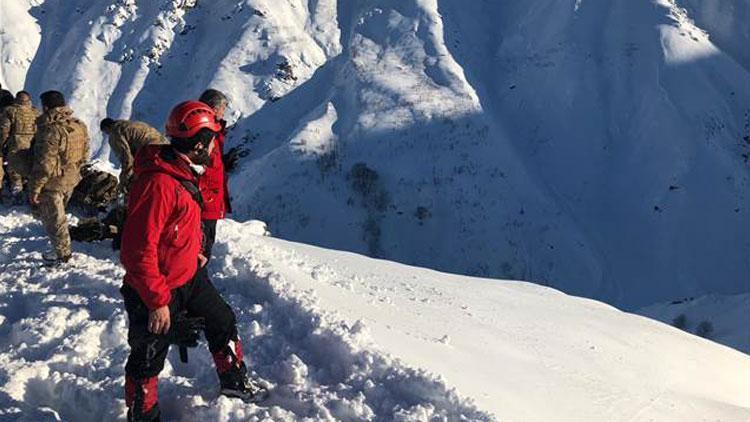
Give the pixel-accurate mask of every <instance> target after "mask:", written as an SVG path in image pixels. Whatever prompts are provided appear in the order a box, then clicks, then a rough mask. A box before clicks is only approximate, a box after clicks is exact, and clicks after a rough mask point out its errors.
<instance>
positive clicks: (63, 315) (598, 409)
mask: <svg viewBox="0 0 750 422" xmlns="http://www.w3.org/2000/svg"><path fill="white" fill-rule="evenodd" d="M219 227H220V231H219V241H218V244H217V246H216V253H217V256H218V259H216V260H214V261H213V262H212V268H211V269H212V272H213V273H214V275H213V279H214V281H215V283H216V285H217V286H218V288H219V289H220V290H221V291H222V293H223V294H224V295H225V296H226V297H227V298H228V299H229V301H230V302H231V304H232V305H233V307H234V308H235V310H236V311H237V313H238V319H239V324H240V330H241V335H242V337H243V338H244V341H245V343H246V349H247V353H248V357H249V360H250V362H252V365H251V366H252V369H253V370H254V371H255V372H256V373H257V375H259V376H260V377H262V378H263V379H264V380H266V382H267V383H269V384H270V385H271V386H272V387H273V393H272V396H271V399H270V400H269V401H268V403H266V404H264V406H255V405H245V404H240V403H237V402H236V401H230V400H228V399H225V398H218V397H217V388H216V382H217V381H216V377H215V375H214V373H213V370H212V365H211V363H210V357H209V354H208V353H207V351H206V350H205V345H201V347H199V348H198V349H195V350H192V351H191V353H190V363H189V364H188V365H184V364H182V363H179V361H178V357H177V355H176V353H173V354H172V355H171V356H170V359H169V363H168V365H167V368H166V369H165V371H164V373H163V375H164V376H163V377H162V379H161V383H160V393H161V400H162V401H161V403H162V405H163V407H164V411H165V414H166V415H165V416H166V419H167V420H183V421H206V420H222V421H247V420H274V421H277V420H288V421H295V420H303V419H305V418H308V419H307V420H352V421H353V420H400V421H427V420H446V421H454V420H478V421H482V420H502V421H524V422H527V421H551V420H554V421H561V422H563V421H571V422H572V421H576V422H579V421H604V420H606V421H633V420H638V421H640V420H657V421H675V422H689V421H705V420H711V421H726V422H734V421H740V420H748V419H749V418H750V394H748V390H747V379H748V378H750V357H748V356H747V355H743V354H741V353H739V352H737V351H734V350H732V349H729V348H727V347H724V346H720V345H717V344H715V343H712V342H709V341H706V340H704V339H701V338H699V337H696V336H692V335H689V334H686V333H684V332H682V331H680V330H678V329H676V328H672V327H669V326H667V325H664V324H661V323H658V322H655V321H653V320H649V319H646V318H643V317H639V316H635V315H631V314H627V313H623V312H620V311H618V310H616V309H614V308H612V307H610V306H607V305H604V304H602V303H599V302H595V301H591V300H588V299H579V298H575V297H571V296H567V295H564V294H562V293H560V292H559V291H555V290H552V289H549V288H545V287H541V286H538V285H534V284H529V283H523V282H511V281H500V280H483V279H473V278H469V277H462V276H455V275H449V274H444V273H439V272H435V271H432V270H426V269H420V268H415V267H407V266H404V265H400V264H395V263H389V262H386V261H380V260H373V259H370V258H366V257H363V256H358V255H354V254H351V253H344V252H334V251H328V250H324V249H319V248H316V247H312V246H305V245H301V244H296V243H291V242H288V241H284V240H279V239H273V238H270V237H265V236H263V234H264V233H265V231H266V228H265V225H264V224H263V223H260V222H248V223H235V222H232V221H226V222H224V223H222V224H221V225H220V226H219ZM45 244H46V240H45V237H44V236H43V234H42V228H41V226H40V225H39V224H38V223H36V222H34V221H33V219H32V218H31V217H30V216H29V215H28V214H27V213H26V211H25V210H24V209H22V208H14V209H5V208H0V339H1V340H0V420H3V421H5V420H8V421H10V420H13V421H16V420H21V421H34V422H37V421H54V420H63V421H70V420H76V421H95V420H123V418H124V412H125V409H124V403H123V401H122V399H121V394H122V383H123V381H124V380H123V366H124V361H125V358H126V356H127V350H128V347H127V344H126V340H125V339H126V328H125V327H126V316H125V314H124V311H123V309H122V303H121V298H120V295H119V292H118V291H117V289H118V287H119V286H120V283H121V277H122V270H121V268H120V267H119V266H118V265H117V261H116V257H115V256H114V255H113V254H112V253H111V251H110V250H109V244H108V243H105V244H101V245H87V244H78V243H76V244H75V245H74V248H75V250H76V253H75V255H74V260H73V264H72V267H70V268H67V269H64V270H59V269H41V268H40V266H39V264H40V259H41V258H40V256H39V252H38V250H41V249H42V248H43V247H44V246H45Z"/></svg>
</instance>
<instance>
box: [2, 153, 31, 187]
mask: <svg viewBox="0 0 750 422" xmlns="http://www.w3.org/2000/svg"><path fill="white" fill-rule="evenodd" d="M31 166H32V162H31V150H30V149H20V150H15V149H13V148H11V149H10V151H8V182H9V183H10V186H11V187H13V186H19V187H22V186H23V181H24V179H27V178H28V177H29V174H30V173H31ZM0 180H2V175H0Z"/></svg>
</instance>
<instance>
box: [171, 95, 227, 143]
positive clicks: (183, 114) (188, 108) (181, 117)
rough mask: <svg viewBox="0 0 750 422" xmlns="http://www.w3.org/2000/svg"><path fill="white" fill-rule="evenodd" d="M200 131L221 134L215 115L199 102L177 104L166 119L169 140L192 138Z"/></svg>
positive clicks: (209, 108)
mask: <svg viewBox="0 0 750 422" xmlns="http://www.w3.org/2000/svg"><path fill="white" fill-rule="evenodd" d="M201 129H209V130H211V131H212V132H217V133H218V132H221V123H220V122H219V121H218V119H216V113H214V110H213V109H212V108H211V107H209V106H208V105H206V104H204V103H202V102H200V101H185V102H182V103H179V104H177V105H176V106H175V107H174V108H173V109H172V112H171V113H169V118H168V119H167V126H166V130H167V136H169V137H171V138H183V139H184V138H192V137H193V136H195V135H196V134H197V133H198V132H200V130H201Z"/></svg>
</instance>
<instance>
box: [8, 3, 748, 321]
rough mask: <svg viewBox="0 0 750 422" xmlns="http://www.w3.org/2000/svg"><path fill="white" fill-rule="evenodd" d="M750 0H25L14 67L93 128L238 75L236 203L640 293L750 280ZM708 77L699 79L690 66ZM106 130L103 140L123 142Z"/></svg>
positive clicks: (151, 112)
mask: <svg viewBox="0 0 750 422" xmlns="http://www.w3.org/2000/svg"><path fill="white" fill-rule="evenodd" d="M748 10H750V9H749V8H748V2H747V1H746V0H742V1H728V0H721V1H713V2H698V1H692V0H651V1H625V0H608V1H573V0H570V1H553V0H534V1H512V2H500V3H497V2H487V1H476V2H469V3H467V2H459V1H455V0H439V1H438V0H409V1H391V0H379V1H374V2H365V1H346V2H343V1H341V2H339V1H336V0H318V1H314V2H304V1H301V0H283V1H276V0H274V1H269V0H244V1H240V0H217V1H214V2H211V3H210V4H209V3H207V2H201V1H194V0H190V1H178V0H161V1H152V2H138V1H135V0H65V1H62V0H16V1H10V2H3V4H2V5H0V24H2V28H7V29H4V30H3V31H2V33H0V58H1V59H2V60H0V82H2V83H3V84H4V85H8V86H9V87H10V88H11V89H14V90H16V89H20V88H22V87H25V88H27V89H29V90H31V91H32V92H34V93H38V92H40V91H42V90H44V89H49V88H57V89H61V90H62V91H64V92H65V93H66V94H68V95H69V97H70V98H71V103H72V106H73V108H74V109H75V110H76V112H77V113H78V114H79V115H81V116H82V117H83V118H84V119H85V120H86V121H87V122H88V123H89V124H90V126H91V127H92V128H94V129H95V128H96V126H97V122H98V120H99V119H100V118H102V117H104V115H105V114H106V115H109V116H113V117H122V118H134V119H141V120H145V121H147V122H150V123H152V124H154V125H155V126H157V127H161V126H162V124H163V121H164V118H165V116H166V113H167V112H168V110H169V108H170V105H171V104H174V103H176V102H177V101H181V100H183V99H185V98H191V97H195V96H196V95H198V93H199V92H200V91H201V90H203V89H204V88H205V87H207V86H213V87H215V88H218V89H221V90H223V91H225V92H227V93H228V94H229V95H230V97H231V100H232V107H233V119H232V120H233V123H235V126H234V128H233V130H232V131H231V133H230V137H229V145H230V146H234V145H244V146H245V147H248V148H249V149H250V150H251V154H250V156H249V157H248V158H247V159H246V160H245V161H244V162H243V163H242V168H241V171H240V172H239V173H238V174H236V175H234V176H233V179H232V183H231V188H232V191H233V192H234V204H235V217H236V218H238V219H249V218H259V219H261V220H264V221H266V222H267V223H268V224H269V225H270V227H271V229H272V231H273V232H274V233H275V234H276V235H278V236H280V237H283V238H288V239H291V240H296V241H302V242H306V243H313V244H317V245H321V246H324V247H328V248H336V249H343V250H350V251H354V252H359V253H367V254H369V255H371V256H377V257H381V258H386V259H390V260H395V261H400V262H405V263H410V264H416V265H421V266H428V267H431V268H435V269H439V270H443V271H450V272H457V273H464V274H472V275H478V276H492V277H501V278H512V279H524V280H531V281H535V282H539V283H542V284H547V285H552V286H554V287H556V288H559V289H562V290H564V291H566V292H569V293H572V294H578V295H584V296H587V297H592V298H597V299H602V300H606V301H608V302H610V303H613V304H616V305H618V306H622V307H625V308H630V309H636V308H638V307H641V306H645V305H650V304H652V303H654V302H664V301H670V300H674V299H675V298H681V297H689V296H701V295H704V294H708V293H719V294H741V293H746V292H748V291H750V284H749V283H750V281H748V278H747V277H746V274H747V273H748V271H749V270H750V264H748V260H747V259H746V257H747V256H748V253H750V243H748V241H747V239H748V238H750V228H748V225H747V224H745V221H746V213H747V212H750V206H749V205H750V204H748V198H747V195H746V191H747V187H748V183H747V182H748V179H747V164H746V163H745V161H747V158H746V157H747V156H748V154H750V151H748V149H750V142H748V141H747V139H749V138H748V137H749V136H750V75H748V68H750V66H749V65H748V58H747V55H746V51H745V50H746V49H744V48H743V47H742V46H743V45H745V44H746V42H745V41H747V40H748V31H747V28H745V27H743V26H742V25H741V22H746V21H747V18H748V17H749V16H748ZM688 87H689V88H688ZM92 132H93V133H94V134H95V144H96V145H95V148H94V149H93V150H94V151H96V155H95V156H96V158H100V159H104V160H106V159H108V155H109V151H108V148H107V146H106V144H101V138H100V134H99V133H98V131H96V130H92Z"/></svg>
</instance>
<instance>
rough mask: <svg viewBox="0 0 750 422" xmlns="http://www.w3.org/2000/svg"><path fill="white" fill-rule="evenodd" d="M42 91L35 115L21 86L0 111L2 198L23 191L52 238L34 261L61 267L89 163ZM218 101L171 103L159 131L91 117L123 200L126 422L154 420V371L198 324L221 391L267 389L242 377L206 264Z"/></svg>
mask: <svg viewBox="0 0 750 422" xmlns="http://www.w3.org/2000/svg"><path fill="white" fill-rule="evenodd" d="M0 88H1V87H0ZM3 95H4V94H0V99H2V98H3ZM40 99H41V103H42V108H43V112H42V113H39V112H38V111H36V109H34V108H33V106H32V105H31V96H30V95H29V94H28V93H27V92H25V91H21V92H19V93H18V94H17V95H16V96H15V98H14V100H13V104H12V105H7V106H5V107H2V108H0V128H2V133H0V135H2V137H1V138H0V146H3V150H4V151H7V155H5V157H7V161H8V169H9V172H8V173H9V179H10V191H11V195H13V196H14V197H16V198H18V196H19V195H21V194H22V192H23V191H24V190H25V191H26V194H27V195H28V202H29V204H30V205H31V207H32V210H33V213H34V215H35V216H36V217H37V218H39V219H40V220H41V221H42V223H43V225H44V227H45V230H46V231H47V234H48V235H49V237H50V240H51V243H52V245H53V250H52V251H48V252H46V253H45V254H43V255H44V256H43V259H44V261H45V262H46V263H47V264H48V265H62V264H63V263H65V262H67V261H69V260H70V258H71V255H72V253H71V245H70V243H71V242H70V235H69V233H68V226H67V221H66V215H65V206H66V204H67V202H68V200H69V199H70V195H71V193H72V191H73V189H74V188H75V186H76V184H77V183H78V182H79V181H80V170H81V166H82V165H83V164H84V163H85V162H86V161H87V160H88V155H89V134H88V130H87V128H86V125H85V124H84V123H83V122H82V121H80V120H79V119H77V118H75V117H74V116H73V111H72V110H71V109H70V108H69V107H67V106H66V104H65V98H64V96H63V94H61V93H60V92H57V91H47V92H45V93H43V94H42V95H41V96H40ZM227 105H228V100H227V97H226V96H225V95H224V94H223V93H221V92H220V91H217V90H213V89H209V90H206V91H205V92H204V93H203V94H202V95H201V97H200V98H199V100H198V101H185V102H182V103H180V104H178V105H177V106H175V107H174V108H173V109H172V111H171V113H170V115H169V117H168V120H167V122H166V126H165V129H166V131H165V133H166V138H165V137H164V136H162V135H161V133H159V131H157V130H156V129H154V128H152V127H150V126H149V125H147V124H145V123H142V122H135V121H126V120H113V119H110V118H105V119H104V120H102V121H101V123H100V129H101V130H102V132H103V133H104V134H106V135H107V136H108V139H109V144H110V146H111V149H112V151H113V152H114V153H115V155H116V156H117V158H118V159H119V161H120V163H121V173H120V178H119V181H120V185H119V186H120V190H121V191H122V192H123V193H124V194H125V196H126V198H127V200H126V202H127V213H126V218H125V222H124V226H123V228H122V238H121V251H120V259H121V262H122V265H123V267H124V268H125V277H124V282H123V286H122V288H121V289H120V291H121V293H122V296H123V298H124V304H125V310H126V312H127V314H128V321H129V323H128V324H129V325H128V343H129V345H130V349H131V350H130V355H129V357H128V360H127V364H126V366H125V399H126V400H125V401H126V405H127V407H128V420H129V421H158V420H160V414H161V412H160V409H159V404H158V394H157V377H158V374H159V373H160V372H161V370H162V369H163V367H164V362H165V360H166V357H167V352H168V350H169V347H170V345H179V346H180V348H181V352H182V349H183V348H184V347H192V346H194V345H195V344H196V342H197V339H198V335H199V332H201V331H202V332H203V333H204V334H205V337H206V340H207V342H208V348H209V350H210V352H211V354H212V357H213V360H214V363H215V366H216V371H217V374H218V378H219V382H220V385H221V394H223V395H226V396H229V397H236V398H240V399H242V400H245V401H255V400H259V399H262V398H263V397H265V395H266V394H267V392H266V391H265V389H264V388H263V387H261V386H260V385H258V384H257V383H256V382H254V381H252V380H251V379H250V378H249V376H248V373H247V368H246V365H245V363H244V361H243V352H242V343H241V341H240V338H239V335H238V330H237V322H236V318H235V314H234V312H233V311H232V309H231V307H230V306H229V305H228V304H227V303H226V301H225V300H224V299H223V298H222V297H221V295H220V294H219V292H218V291H217V290H216V288H215V287H214V286H213V284H212V283H211V280H210V278H209V273H208V270H207V267H206V265H207V263H208V261H209V259H210V257H211V250H212V248H213V243H214V239H215V235H216V222H217V220H219V219H222V218H224V216H225V214H226V213H227V212H229V211H230V203H229V199H230V198H229V193H228V189H227V177H226V173H225V168H224V162H223V154H222V153H223V147H224V137H225V135H226V122H225V120H224V119H223V116H224V112H225V110H226V107H227ZM6 146H7V148H6ZM1 177H2V173H0V178H1ZM0 188H2V180H1V179H0Z"/></svg>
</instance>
